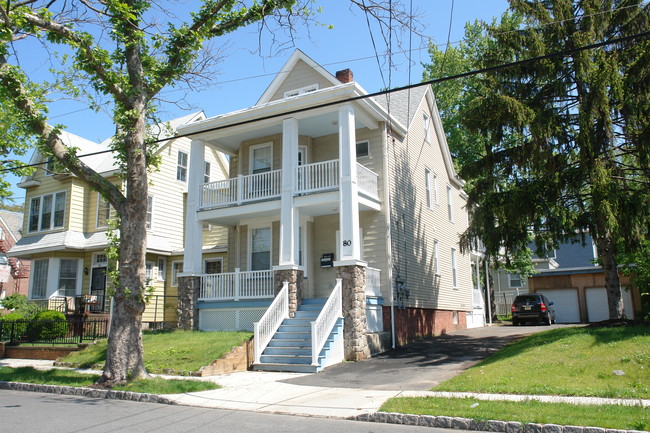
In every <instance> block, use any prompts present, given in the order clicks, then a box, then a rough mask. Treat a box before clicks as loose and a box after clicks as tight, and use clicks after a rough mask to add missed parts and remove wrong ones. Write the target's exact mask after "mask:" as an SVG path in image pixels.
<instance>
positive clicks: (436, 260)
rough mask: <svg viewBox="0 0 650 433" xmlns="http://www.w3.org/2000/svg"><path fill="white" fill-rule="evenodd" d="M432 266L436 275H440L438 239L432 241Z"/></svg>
mask: <svg viewBox="0 0 650 433" xmlns="http://www.w3.org/2000/svg"><path fill="white" fill-rule="evenodd" d="M433 266H434V268H435V269H434V271H435V273H436V275H440V256H439V255H438V241H433Z"/></svg>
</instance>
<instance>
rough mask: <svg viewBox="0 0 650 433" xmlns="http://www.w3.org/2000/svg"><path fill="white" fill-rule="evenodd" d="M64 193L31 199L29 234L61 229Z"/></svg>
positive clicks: (63, 213)
mask: <svg viewBox="0 0 650 433" xmlns="http://www.w3.org/2000/svg"><path fill="white" fill-rule="evenodd" d="M65 204H66V203H65V191H64V192H57V193H55V194H47V195H43V196H40V197H32V199H31V200H30V202H29V222H28V226H27V229H28V231H29V232H36V231H45V230H51V229H57V228H61V227H63V223H64V216H65Z"/></svg>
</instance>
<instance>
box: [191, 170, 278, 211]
mask: <svg viewBox="0 0 650 433" xmlns="http://www.w3.org/2000/svg"><path fill="white" fill-rule="evenodd" d="M281 176H282V170H273V171H267V172H265V173H258V174H251V175H247V176H242V175H239V176H237V177H234V178H232V179H225V180H218V181H216V182H210V183H205V184H203V185H201V205H200V206H201V207H202V208H206V207H219V206H228V205H232V204H241V203H245V202H249V201H255V200H262V199H269V198H274V197H279V196H280V189H281V186H282V183H281V182H282V177H281Z"/></svg>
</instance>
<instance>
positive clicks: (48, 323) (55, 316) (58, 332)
mask: <svg viewBox="0 0 650 433" xmlns="http://www.w3.org/2000/svg"><path fill="white" fill-rule="evenodd" d="M33 320H34V322H32V323H30V324H29V336H30V337H31V338H32V339H34V340H53V339H55V338H61V337H65V336H66V335H68V322H67V320H66V318H65V315H64V314H63V313H61V312H59V311H53V310H47V311H41V312H40V313H38V314H36V316H34V319H33Z"/></svg>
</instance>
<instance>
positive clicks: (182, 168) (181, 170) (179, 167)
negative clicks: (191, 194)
mask: <svg viewBox="0 0 650 433" xmlns="http://www.w3.org/2000/svg"><path fill="white" fill-rule="evenodd" d="M181 155H184V156H185V157H184V158H182V159H184V160H185V161H181ZM189 161H190V156H189V154H188V153H187V152H186V151H184V150H181V149H179V150H178V153H177V157H176V180H177V181H179V182H183V183H186V182H187V175H188V167H189V165H190V164H189ZM182 162H184V163H185V165H183V164H182ZM182 177H184V179H181V178H182Z"/></svg>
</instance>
